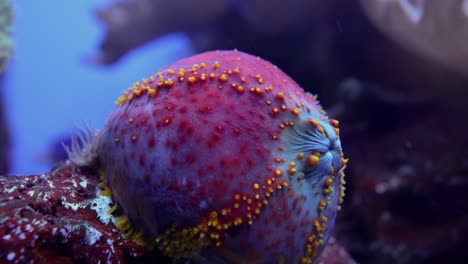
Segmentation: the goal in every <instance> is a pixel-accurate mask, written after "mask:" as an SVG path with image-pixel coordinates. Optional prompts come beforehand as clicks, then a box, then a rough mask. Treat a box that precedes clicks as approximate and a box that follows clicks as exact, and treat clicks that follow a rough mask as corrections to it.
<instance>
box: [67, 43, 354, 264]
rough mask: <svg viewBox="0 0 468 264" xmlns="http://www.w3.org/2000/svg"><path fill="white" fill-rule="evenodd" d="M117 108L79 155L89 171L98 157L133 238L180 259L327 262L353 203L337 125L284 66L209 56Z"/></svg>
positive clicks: (136, 90)
mask: <svg viewBox="0 0 468 264" xmlns="http://www.w3.org/2000/svg"><path fill="white" fill-rule="evenodd" d="M116 104H117V108H116V109H115V111H114V112H112V113H111V115H110V117H109V119H108V121H107V124H106V125H105V127H104V128H103V129H102V130H101V131H100V132H99V133H97V134H96V136H95V137H94V138H88V139H87V140H85V141H87V144H88V145H86V146H85V148H84V149H83V150H82V151H80V150H78V149H74V150H73V149H72V150H71V151H69V152H70V159H71V160H72V161H74V162H75V163H77V164H79V165H90V164H91V163H92V161H93V160H94V161H95V160H96V156H97V160H98V162H99V167H100V168H101V170H102V172H103V175H104V182H105V184H107V185H108V187H109V191H110V192H107V193H109V194H110V193H111V195H112V196H113V198H114V200H115V202H116V203H117V204H118V205H119V207H120V209H121V210H120V211H122V217H121V221H120V223H119V225H120V226H121V227H122V230H125V231H126V232H128V233H130V234H131V235H129V236H128V237H129V238H133V239H136V240H141V239H140V237H146V238H150V241H152V243H154V245H155V246H156V247H157V248H158V249H159V250H160V251H161V253H162V254H164V255H167V256H170V257H173V258H175V259H177V258H181V257H182V258H186V257H188V258H195V259H198V260H200V261H203V260H207V261H217V262H228V263H230V262H232V263H238V262H247V263H276V262H279V263H297V262H300V263H310V262H312V261H313V259H314V258H315V257H316V256H317V254H318V253H319V251H320V250H321V249H322V247H323V245H324V244H325V242H326V241H327V240H328V238H329V236H330V233H331V230H332V229H333V226H334V222H335V216H336V212H337V211H338V210H339V204H340V203H341V202H342V199H343V196H344V179H343V177H344V173H343V169H344V167H345V164H346V159H344V157H343V152H342V150H341V144H340V140H339V129H338V127H337V126H338V121H336V120H332V119H329V118H328V117H327V116H326V115H325V112H324V111H323V110H322V108H321V107H320V105H319V104H318V102H317V100H316V98H315V97H314V96H312V95H310V94H308V93H305V92H304V90H303V89H301V88H300V87H299V86H298V85H297V84H296V83H295V82H294V81H293V80H292V79H290V78H289V77H288V76H287V75H286V74H285V73H283V72H282V71H281V70H279V69H278V68H277V67H276V66H274V65H272V64H270V63H269V62H266V61H264V60H262V59H260V58H256V57H253V56H251V55H248V54H245V53H242V52H238V51H217V52H207V53H203V54H199V55H195V56H193V57H189V58H186V59H182V60H180V61H178V62H176V63H174V64H172V65H170V66H167V67H165V68H164V69H162V70H161V71H160V72H158V73H156V74H155V75H153V76H151V77H150V78H149V79H144V80H142V81H141V82H139V83H135V84H134V85H133V86H132V87H130V88H129V89H128V91H126V92H125V93H124V94H123V96H121V97H120V98H118V100H117V102H116ZM129 230H130V231H129ZM146 241H147V240H146ZM146 243H148V242H146Z"/></svg>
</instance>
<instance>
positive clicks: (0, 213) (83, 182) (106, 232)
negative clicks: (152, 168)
mask: <svg viewBox="0 0 468 264" xmlns="http://www.w3.org/2000/svg"><path fill="white" fill-rule="evenodd" d="M98 185H99V177H98V176H97V175H95V174H93V173H90V172H89V171H83V170H82V169H80V168H77V167H75V166H73V165H70V164H63V165H61V166H59V167H57V168H56V169H54V170H53V171H51V172H50V173H46V174H43V175H32V176H13V175H8V176H5V175H4V176H0V263H5V262H8V263H27V262H33V263H38V262H41V263H77V262H79V263H97V262H99V261H100V262H101V263H171V262H170V260H168V259H166V258H163V257H162V256H160V255H158V254H157V253H156V252H149V251H145V249H144V248H143V247H142V246H139V245H138V244H136V243H134V242H131V241H125V240H124V239H123V238H122V235H121V234H120V232H118V231H117V230H118V228H117V227H116V225H115V223H116V221H117V219H116V218H115V217H114V216H113V215H111V214H108V213H107V211H108V210H109V209H110V208H111V206H112V201H111V200H110V199H109V198H108V197H106V196H101V195H99V192H100V191H101V189H100V188H99V187H98ZM323 252H324V253H323V254H322V255H321V256H320V257H319V258H318V262H317V263H329V264H348V263H349V264H352V263H354V261H353V260H352V259H351V258H350V256H349V255H348V254H347V253H346V250H345V249H344V248H343V247H341V246H340V245H339V244H338V243H336V241H335V240H334V239H333V238H332V239H330V242H329V245H328V246H327V247H326V248H325V250H324V251H323Z"/></svg>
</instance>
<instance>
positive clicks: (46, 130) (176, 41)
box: [4, 0, 190, 174]
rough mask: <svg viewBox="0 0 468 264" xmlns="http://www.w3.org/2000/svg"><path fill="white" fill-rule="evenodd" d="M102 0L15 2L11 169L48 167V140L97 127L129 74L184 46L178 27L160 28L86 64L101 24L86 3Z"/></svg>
mask: <svg viewBox="0 0 468 264" xmlns="http://www.w3.org/2000/svg"><path fill="white" fill-rule="evenodd" d="M107 2H108V1H102V0H100V1H96V0H94V1H91V0H80V1H62V0H46V1H30V0H20V1H16V2H15V12H16V15H15V27H14V35H13V37H14V40H15V45H16V47H15V52H14V59H13V62H12V63H11V64H10V65H9V69H8V73H7V78H6V83H5V87H4V90H5V91H4V92H5V93H6V97H7V102H6V105H7V114H8V119H9V121H10V123H11V129H12V136H13V144H14V149H13V153H12V155H13V161H14V164H13V169H12V172H13V173H16V174H36V173H41V172H44V171H47V170H48V169H49V166H48V165H46V164H45V163H41V162H40V160H41V159H42V158H43V157H41V156H42V155H44V152H46V151H47V150H48V148H49V147H50V143H51V142H53V141H54V140H56V139H57V138H59V137H61V136H62V135H63V134H65V133H67V132H70V131H71V129H72V128H73V126H74V125H75V123H79V122H80V121H83V120H84V121H87V122H89V123H90V124H91V126H92V127H94V128H99V127H102V125H103V124H104V122H105V120H106V117H107V115H108V114H109V112H110V111H111V110H112V109H113V107H114V101H115V99H116V98H117V97H118V95H119V94H121V92H122V91H123V90H124V89H126V88H127V87H128V86H130V85H131V84H132V83H133V82H135V81H138V80H141V79H142V78H144V77H148V76H149V75H150V74H152V73H154V72H155V71H157V70H158V69H159V68H161V67H162V66H164V65H166V64H168V63H170V62H172V61H174V60H176V59H178V58H181V57H185V56H187V55H188V54H189V53H190V48H189V41H188V39H187V38H186V37H185V36H184V35H182V34H173V35H170V36H165V37H163V38H160V39H158V40H156V41H153V42H151V43H149V44H148V45H146V46H144V47H142V48H140V49H138V50H135V51H134V52H132V53H131V54H129V55H128V56H126V57H125V58H123V59H122V60H121V61H119V62H118V63H117V64H115V65H113V66H110V67H102V66H96V65H89V64H87V63H86V62H85V57H86V56H87V55H91V54H93V52H95V51H96V50H97V46H98V44H99V40H100V38H101V37H102V36H103V33H104V29H103V26H102V25H101V24H100V23H99V21H98V20H97V19H96V18H95V17H94V16H93V9H94V8H95V7H98V6H102V5H104V4H106V3H107Z"/></svg>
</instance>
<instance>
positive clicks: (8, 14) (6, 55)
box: [0, 0, 13, 73]
mask: <svg viewBox="0 0 468 264" xmlns="http://www.w3.org/2000/svg"><path fill="white" fill-rule="evenodd" d="M12 24H13V8H12V4H11V1H10V0H1V1H0V73H2V72H3V71H4V70H5V65H6V64H7V62H8V60H9V59H10V57H11V51H12V49H13V40H12V39H11V36H10V34H11V28H12Z"/></svg>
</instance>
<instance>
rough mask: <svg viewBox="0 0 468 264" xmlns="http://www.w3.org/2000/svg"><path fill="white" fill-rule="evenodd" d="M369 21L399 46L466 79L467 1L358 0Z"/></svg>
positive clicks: (467, 48) (467, 51)
mask: <svg viewBox="0 0 468 264" xmlns="http://www.w3.org/2000/svg"><path fill="white" fill-rule="evenodd" d="M361 5H362V6H363V9H364V10H365V12H366V14H367V15H368V16H369V18H370V20H371V21H372V22H373V23H374V24H375V25H376V26H377V27H378V28H379V29H380V30H381V31H382V32H384V33H385V34H386V35H388V36H389V37H390V38H391V39H392V40H394V41H396V42H398V43H400V44H401V45H402V47H405V48H407V49H408V50H411V51H412V52H415V53H416V54H419V55H421V56H424V57H427V58H430V59H431V60H433V61H434V62H437V63H440V64H443V65H445V66H447V67H449V68H451V69H453V70H455V71H457V72H459V73H460V74H463V75H464V76H465V77H468V63H467V61H468V46H467V45H466V43H467V41H468V2H467V1H466V0H451V1H437V0H436V1H434V0H418V1H410V0H403V1H401V0H400V1H396V0H393V1H388V0H361Z"/></svg>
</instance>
